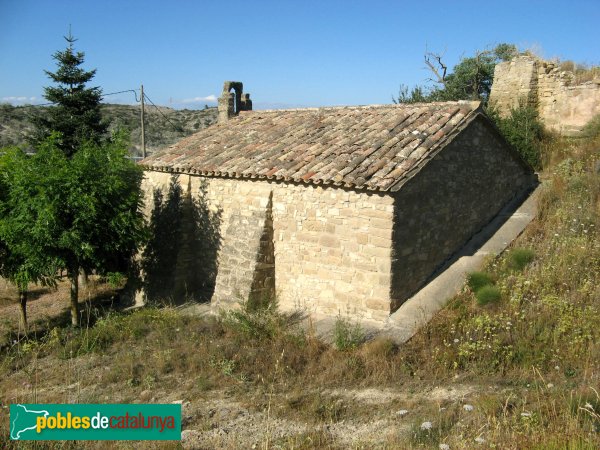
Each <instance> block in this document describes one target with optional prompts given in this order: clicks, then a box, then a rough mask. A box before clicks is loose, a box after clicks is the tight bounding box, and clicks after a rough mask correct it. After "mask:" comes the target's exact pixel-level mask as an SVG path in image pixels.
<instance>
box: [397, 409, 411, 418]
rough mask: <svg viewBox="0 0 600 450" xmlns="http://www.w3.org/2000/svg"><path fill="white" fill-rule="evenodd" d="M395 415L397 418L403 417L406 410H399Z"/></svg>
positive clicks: (406, 412)
mask: <svg viewBox="0 0 600 450" xmlns="http://www.w3.org/2000/svg"><path fill="white" fill-rule="evenodd" d="M396 414H397V415H398V416H405V415H407V414H408V410H407V409H401V410H400V411H398V412H396Z"/></svg>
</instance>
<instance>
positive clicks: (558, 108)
mask: <svg viewBox="0 0 600 450" xmlns="http://www.w3.org/2000/svg"><path fill="white" fill-rule="evenodd" d="M520 104H525V105H528V106H533V107H535V108H537V110H538V113H539V116H540V119H541V120H542V122H543V123H544V125H546V126H547V127H548V128H550V129H552V130H554V131H557V132H559V133H561V134H565V135H577V134H578V133H579V132H580V131H581V130H582V128H583V127H584V126H585V125H586V124H587V123H588V122H589V121H590V120H591V119H592V117H594V116H595V115H597V114H600V78H595V79H593V80H592V81H588V82H585V83H579V84H578V83H576V79H575V75H574V74H573V73H572V72H570V71H566V70H561V69H560V67H559V66H558V65H557V64H556V63H554V62H549V61H543V60H541V59H539V58H535V57H533V56H529V55H521V56H517V57H515V58H513V59H512V60H511V61H507V62H502V63H500V64H498V65H496V69H495V72H494V83H493V84H492V91H491V94H490V105H493V106H496V107H497V108H498V110H499V112H500V115H502V116H507V115H509V114H510V110H511V109H512V108H516V107H518V106H519V105H520Z"/></svg>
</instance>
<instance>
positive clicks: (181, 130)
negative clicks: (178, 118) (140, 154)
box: [144, 93, 185, 132]
mask: <svg viewBox="0 0 600 450" xmlns="http://www.w3.org/2000/svg"><path fill="white" fill-rule="evenodd" d="M144 98H145V99H146V100H148V101H149V102H150V103H151V104H152V106H154V107H155V108H156V110H157V111H158V112H159V113H160V115H161V116H163V117H164V118H165V120H166V121H167V122H169V123H170V124H171V125H172V126H173V129H174V130H175V131H179V132H183V131H185V130H184V129H183V128H182V127H181V126H178V125H175V124H174V123H173V122H171V119H169V118H168V117H167V116H165V115H164V114H163V112H162V111H161V110H160V108H159V107H158V106H156V105H155V104H154V102H153V101H152V100H150V98H149V97H148V96H147V95H146V93H144Z"/></svg>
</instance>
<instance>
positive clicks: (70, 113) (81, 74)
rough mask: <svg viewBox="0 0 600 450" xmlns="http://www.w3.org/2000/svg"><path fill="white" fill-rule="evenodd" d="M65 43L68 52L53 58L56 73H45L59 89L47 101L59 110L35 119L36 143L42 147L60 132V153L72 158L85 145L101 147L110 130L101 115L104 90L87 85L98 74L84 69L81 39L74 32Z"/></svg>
mask: <svg viewBox="0 0 600 450" xmlns="http://www.w3.org/2000/svg"><path fill="white" fill-rule="evenodd" d="M65 40H66V41H67V48H66V49H65V50H64V51H58V52H56V53H55V54H54V55H53V56H52V57H53V58H54V60H56V62H57V70H56V72H50V71H47V70H46V71H45V72H46V74H47V75H48V77H49V78H50V79H51V80H52V81H53V82H54V83H55V84H56V86H48V87H45V88H44V98H45V99H46V100H48V101H50V102H52V103H55V106H52V107H50V108H49V112H48V115H47V116H46V117H37V118H34V119H33V122H34V125H35V127H36V133H35V135H34V136H33V139H32V141H33V143H34V144H39V143H40V142H42V141H43V140H44V139H46V138H47V137H48V136H50V134H51V133H52V132H54V131H58V132H60V133H61V135H62V137H61V141H60V143H59V146H60V149H61V150H62V151H63V152H64V153H65V154H66V155H67V156H68V157H70V156H72V155H73V154H74V153H75V152H76V151H77V149H78V147H79V146H80V145H81V144H82V143H83V142H86V141H93V142H95V143H100V141H101V140H102V138H103V136H104V135H105V133H106V130H107V128H108V126H107V124H106V123H104V122H103V121H102V117H101V115H100V100H101V99H102V90H101V89H100V88H99V87H87V85H86V84H87V83H89V82H90V81H91V80H92V79H93V78H94V76H95V74H96V70H95V69H94V70H90V71H86V70H84V69H83V68H82V67H81V65H82V64H83V62H84V57H85V54H84V53H83V52H76V51H75V50H74V48H73V44H74V43H75V42H76V41H77V39H75V38H74V37H73V36H72V35H71V32H70V31H69V35H68V36H65Z"/></svg>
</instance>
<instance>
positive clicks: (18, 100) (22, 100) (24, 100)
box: [0, 96, 41, 105]
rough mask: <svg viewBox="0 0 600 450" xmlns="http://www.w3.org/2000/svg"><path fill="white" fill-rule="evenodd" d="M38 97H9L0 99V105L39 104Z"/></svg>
mask: <svg viewBox="0 0 600 450" xmlns="http://www.w3.org/2000/svg"><path fill="white" fill-rule="evenodd" d="M40 100H41V99H40V98H39V97H25V96H9V97H2V98H0V103H10V104H11V105H27V104H35V103H39V102H40Z"/></svg>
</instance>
